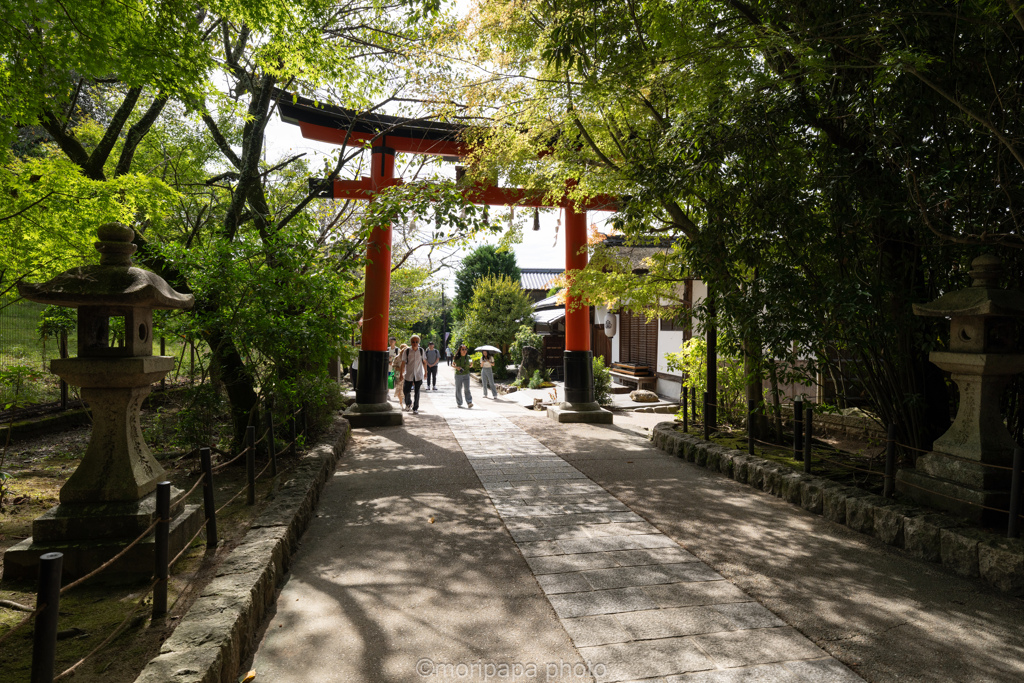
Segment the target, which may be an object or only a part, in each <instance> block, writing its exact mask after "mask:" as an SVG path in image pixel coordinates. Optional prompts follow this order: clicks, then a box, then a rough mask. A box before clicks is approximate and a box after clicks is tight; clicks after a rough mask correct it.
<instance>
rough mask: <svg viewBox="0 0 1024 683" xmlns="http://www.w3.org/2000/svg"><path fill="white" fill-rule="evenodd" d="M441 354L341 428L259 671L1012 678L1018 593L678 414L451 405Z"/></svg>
mask: <svg viewBox="0 0 1024 683" xmlns="http://www.w3.org/2000/svg"><path fill="white" fill-rule="evenodd" d="M441 374H442V377H441V389H442V390H441V391H438V392H436V393H435V392H430V393H429V394H425V395H424V397H423V401H422V404H421V410H420V414H419V415H416V416H413V415H407V419H406V424H405V426H403V427H397V428H385V429H376V430H364V429H357V430H354V432H353V438H352V441H351V443H350V446H349V449H348V451H347V454H346V457H345V458H344V459H343V460H342V461H341V462H340V463H339V466H338V468H337V470H336V472H335V475H334V477H333V478H332V481H330V482H329V483H328V484H327V486H326V488H325V489H324V492H323V496H322V498H321V501H320V506H319V509H318V513H317V517H316V518H315V519H314V520H313V521H312V523H311V525H310V528H309V531H307V533H306V535H305V536H304V537H303V538H302V541H301V543H302V547H301V548H300V549H299V551H298V553H297V554H296V556H295V559H294V562H293V564H292V566H291V569H290V574H289V576H288V579H287V581H286V583H285V584H284V585H283V587H282V588H281V590H280V592H279V595H278V599H277V601H276V608H275V611H274V612H273V613H272V614H271V615H270V618H269V619H268V620H267V622H266V623H265V625H264V630H263V632H262V633H261V635H260V643H259V647H258V651H257V652H256V655H255V657H254V660H253V662H252V663H251V668H254V669H256V671H257V679H256V681H257V683H258V682H259V681H261V680H266V681H274V682H275V683H306V682H308V681H317V682H320V683H323V682H329V683H330V682H335V681H337V682H343V683H398V682H403V683H404V682H410V683H412V682H419V681H429V682H430V683H435V682H438V683H439V682H441V681H446V682H447V681H501V682H502V683H504V682H506V681H517V682H522V683H526V682H529V683H535V682H537V681H559V682H560V683H576V682H578V681H594V680H602V681H603V680H624V681H630V680H632V681H636V680H640V681H647V682H648V683H651V682H655V683H665V682H666V681H675V682H678V681H720V682H725V683H736V682H738V681H743V682H744V683H750V682H757V681H823V682H826V683H827V682H828V681H848V680H859V679H856V678H852V675H853V674H852V673H851V670H852V672H855V673H856V674H857V675H860V676H862V677H863V679H864V680H867V681H870V682H871V683H890V682H895V681H899V682H901V683H906V682H907V681H913V682H920V683H932V682H934V683H947V682H958V683H959V682H963V683H1004V682H1007V683H1008V682H1016V681H1021V680H1024V628H1021V626H1022V625H1024V601H1022V600H1020V599H1017V598H1012V597H1008V596H1006V595H1004V594H999V593H996V592H994V591H992V590H991V589H989V588H987V587H986V586H984V585H982V584H981V583H980V582H978V581H976V580H972V579H965V578H961V577H958V576H955V575H953V574H952V573H951V572H949V571H948V570H946V569H944V568H942V567H939V566H937V565H934V564H929V563H926V562H922V561H919V560H916V559H914V558H912V557H909V556H907V555H906V554H904V553H902V552H901V551H899V550H895V549H893V548H891V547H889V546H885V545H884V544H882V543H881V542H879V541H878V540H877V539H874V538H871V537H868V536H864V535H862V534H857V533H855V532H853V531H851V530H850V529H847V528H845V527H841V526H838V525H835V524H832V523H831V522H829V521H828V520H825V519H823V518H821V517H820V516H816V515H811V514H810V513H807V512H806V511H804V510H802V509H800V508H799V507H796V506H793V505H789V504H787V503H785V502H784V501H781V500H779V499H778V498H775V497H774V496H770V495H768V494H765V493H763V492H758V491H754V490H752V489H750V488H748V487H745V486H742V485H740V484H737V483H736V482H735V481H732V480H731V479H728V478H726V477H724V476H723V475H720V474H715V473H710V472H708V471H707V470H705V469H703V468H700V467H695V466H693V465H692V464H691V463H686V462H683V461H681V460H679V459H677V458H675V457H672V456H670V455H667V454H666V453H664V452H662V451H660V450H658V449H656V448H654V447H653V446H652V445H650V444H649V443H647V442H646V441H645V440H644V439H643V438H642V436H643V435H644V434H645V433H646V432H647V430H649V429H650V428H652V427H653V426H654V424H656V423H657V422H658V421H661V420H664V419H669V418H668V416H661V415H646V414H637V413H625V414H616V415H615V424H613V425H611V426H595V425H586V424H577V425H564V424H563V425H558V424H555V423H553V422H552V421H550V420H548V419H547V418H546V417H545V416H544V415H543V414H542V413H540V412H536V413H535V412H533V411H528V410H524V409H523V408H522V407H521V406H519V405H518V404H517V402H516V401H515V400H514V397H505V396H503V397H501V399H500V400H498V401H491V400H490V399H482V398H480V387H479V385H474V386H473V389H474V393H475V394H476V398H477V400H476V405H475V407H474V408H473V409H472V410H466V409H458V408H456V407H455V406H454V401H453V399H452V392H451V387H450V382H451V370H450V369H449V368H442V369H441ZM446 382H447V383H448V386H447V387H446ZM819 648H820V649H819ZM829 655H830V656H831V657H832V659H830V658H829ZM839 661H841V662H842V663H843V664H844V665H845V667H844V666H841V665H839V664H838V662H839ZM599 664H600V665H602V666H603V668H601V669H600V670H599V671H598V665H599ZM659 667H664V668H659ZM701 667H708V668H703V669H702V670H696V669H698V668H701ZM846 667H849V668H846ZM592 671H593V672H594V673H595V674H597V673H599V675H592V673H591V672H592ZM684 671H685V673H684ZM638 676H639V677H640V678H637V677H638ZM644 677H646V678H644Z"/></svg>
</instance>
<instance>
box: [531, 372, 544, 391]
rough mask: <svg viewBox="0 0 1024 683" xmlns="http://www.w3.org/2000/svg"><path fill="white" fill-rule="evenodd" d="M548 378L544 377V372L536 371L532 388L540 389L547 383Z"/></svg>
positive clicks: (532, 378) (532, 380)
mask: <svg viewBox="0 0 1024 683" xmlns="http://www.w3.org/2000/svg"><path fill="white" fill-rule="evenodd" d="M547 381H548V380H547V378H546V377H545V376H544V372H542V371H541V370H534V371H533V377H531V378H530V385H529V386H530V388H531V389H540V388H541V387H543V386H544V385H545V384H546V383H547Z"/></svg>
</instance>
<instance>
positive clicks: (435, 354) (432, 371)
mask: <svg viewBox="0 0 1024 683" xmlns="http://www.w3.org/2000/svg"><path fill="white" fill-rule="evenodd" d="M426 359H427V391H430V383H431V381H433V383H434V391H437V364H438V363H440V362H441V352H440V351H438V350H437V349H435V348H434V342H430V343H429V344H427V355H426Z"/></svg>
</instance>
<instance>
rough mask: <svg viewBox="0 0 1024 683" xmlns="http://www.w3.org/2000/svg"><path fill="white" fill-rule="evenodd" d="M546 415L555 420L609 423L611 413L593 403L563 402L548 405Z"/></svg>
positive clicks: (610, 421)
mask: <svg viewBox="0 0 1024 683" xmlns="http://www.w3.org/2000/svg"><path fill="white" fill-rule="evenodd" d="M548 417H549V418H550V419H552V420H554V421H555V422H587V423H590V424H603V425H610V424H611V423H612V413H611V411H609V410H605V409H604V408H602V407H601V406H600V405H599V404H597V403H596V402H595V403H569V402H567V401H566V402H563V403H559V404H558V405H556V406H548Z"/></svg>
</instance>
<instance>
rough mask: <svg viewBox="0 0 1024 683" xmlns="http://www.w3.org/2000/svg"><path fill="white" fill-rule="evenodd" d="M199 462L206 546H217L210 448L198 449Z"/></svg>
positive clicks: (215, 505) (215, 508) (215, 507)
mask: <svg viewBox="0 0 1024 683" xmlns="http://www.w3.org/2000/svg"><path fill="white" fill-rule="evenodd" d="M199 464H200V466H201V467H202V468H203V510H204V511H205V512H206V548H207V549H210V548H216V547H217V504H216V503H215V502H214V500H213V466H212V465H211V463H210V449H209V448H207V447H206V446H203V447H202V448H200V449H199Z"/></svg>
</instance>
